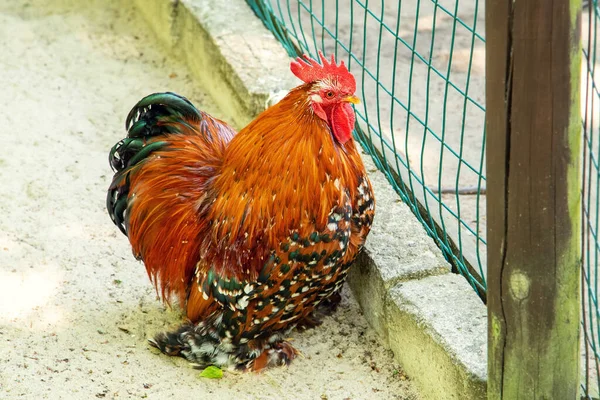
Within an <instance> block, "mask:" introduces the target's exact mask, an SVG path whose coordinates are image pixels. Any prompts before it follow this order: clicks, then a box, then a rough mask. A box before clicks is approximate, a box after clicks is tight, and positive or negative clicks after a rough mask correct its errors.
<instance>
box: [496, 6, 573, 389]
mask: <svg viewBox="0 0 600 400" xmlns="http://www.w3.org/2000/svg"><path fill="white" fill-rule="evenodd" d="M580 19H581V0H527V1H525V0H486V41H487V43H486V46H487V48H486V75H487V82H486V104H487V111H486V114H487V120H486V125H487V126H486V129H487V135H488V139H487V191H488V193H487V238H488V253H487V255H488V262H487V266H488V274H487V278H488V323H489V328H488V329H489V344H488V346H489V351H488V372H489V374H488V399H494V400H496V399H510V400H513V399H527V400H532V399H565V400H566V399H575V398H578V391H579V385H580V382H579V381H580V375H579V369H580V357H579V336H580V332H579V331H580V315H579V305H580V278H579V277H580V267H581V265H580V264H581V255H580V240H581V232H580V212H581V208H580V206H581V194H580V193H581V190H580V185H581V178H580V172H579V171H580V138H581V114H580V103H579V93H580V92H579V91H580V76H579V75H580V62H581V48H580V23H581V21H580Z"/></svg>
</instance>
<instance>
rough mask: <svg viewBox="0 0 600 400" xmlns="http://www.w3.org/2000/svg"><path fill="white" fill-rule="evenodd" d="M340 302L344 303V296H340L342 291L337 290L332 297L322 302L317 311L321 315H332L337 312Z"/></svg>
mask: <svg viewBox="0 0 600 400" xmlns="http://www.w3.org/2000/svg"><path fill="white" fill-rule="evenodd" d="M340 301H342V295H341V294H340V290H336V291H335V292H333V293H332V294H331V296H329V297H327V298H326V299H324V300H323V301H322V302H320V303H319V305H318V306H317V309H318V310H319V313H320V314H323V315H332V314H333V313H334V312H336V311H337V308H338V306H339V305H340Z"/></svg>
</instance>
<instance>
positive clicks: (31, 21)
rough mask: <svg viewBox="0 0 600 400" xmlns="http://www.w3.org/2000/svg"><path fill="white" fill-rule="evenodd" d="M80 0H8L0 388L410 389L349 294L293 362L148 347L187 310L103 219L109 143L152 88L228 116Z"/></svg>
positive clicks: (267, 394) (330, 395)
mask: <svg viewBox="0 0 600 400" xmlns="http://www.w3.org/2000/svg"><path fill="white" fill-rule="evenodd" d="M69 3H70V5H69ZM82 3H83V2H78V1H70V2H67V1H58V0H57V1H42V0H35V1H19V2H15V1H12V0H0V54H2V57H0V71H2V74H0V86H1V87H2V93H3V96H2V97H1V99H0V105H1V110H2V111H1V112H0V140H1V142H0V143H1V145H0V146H1V148H2V152H1V153H0V182H1V185H0V214H1V215H2V217H1V218H0V398H2V399H16V398H26V399H45V398H47V399H89V398H154V399H168V398H172V399H183V398H211V399H233V398H235V399H416V398H417V394H416V393H415V391H414V389H413V388H412V386H411V384H410V381H409V380H408V379H407V377H406V376H405V375H404V374H403V372H402V371H401V370H400V369H399V367H398V366H397V365H396V364H395V363H394V362H393V360H392V355H391V354H389V352H387V351H385V350H384V349H383V346H381V344H380V343H379V342H378V341H377V338H376V336H375V334H374V333H373V332H372V331H371V330H370V329H369V327H368V326H367V324H366V322H365V320H364V318H363V317H362V315H361V312H360V310H359V309H358V307H357V305H356V303H355V301H354V300H353V299H352V298H351V297H350V296H349V294H348V293H346V294H345V297H344V300H343V303H342V304H341V307H340V310H339V311H338V313H337V314H336V315H335V316H333V317H331V318H328V319H326V320H325V323H324V325H323V326H322V327H320V328H318V329H316V330H312V331H308V332H305V333H302V334H300V333H295V334H294V335H293V337H294V344H295V346H296V347H297V348H298V349H299V350H300V351H301V352H302V353H303V354H304V357H301V358H298V359H296V360H295V361H294V362H293V363H292V365H291V366H290V367H289V368H278V369H272V370H269V371H267V372H265V373H262V374H234V373H228V372H226V373H225V376H224V378H223V379H222V380H206V379H203V378H199V377H198V371H196V370H193V369H191V368H190V367H189V366H188V364H187V363H186V362H185V361H184V360H181V359H175V358H169V357H165V356H162V355H158V354H156V351H154V350H152V349H151V348H150V347H149V346H148V344H147V342H146V338H147V337H150V336H152V335H153V334H154V333H155V332H157V331H161V330H164V329H167V328H168V327H170V326H172V325H174V324H176V323H177V322H178V321H179V320H180V310H179V309H173V310H169V309H166V308H165V307H164V306H163V305H162V304H161V303H160V302H159V301H158V300H157V298H156V295H155V292H154V290H153V288H152V287H151V285H150V283H149V281H148V278H147V276H146V273H145V271H144V268H143V266H142V265H141V264H140V263H138V262H136V261H135V260H134V259H133V257H132V255H131V251H130V248H129V244H128V242H127V239H126V238H125V237H124V236H123V235H121V234H120V233H119V232H118V230H117V229H116V227H115V226H114V225H113V224H112V222H111V221H110V220H109V218H108V215H107V213H106V211H105V190H106V188H107V186H108V184H109V181H110V178H111V171H110V168H109V166H108V162H107V154H108V150H109V149H110V147H111V146H112V145H113V144H114V143H115V142H116V141H117V140H118V139H120V138H121V137H122V136H123V134H124V129H123V124H124V118H125V115H126V114H127V112H128V111H129V109H130V108H131V106H132V105H133V104H134V103H135V102H136V101H137V100H138V99H139V98H141V97H142V96H144V95H146V94H148V93H151V92H154V91H162V90H172V91H175V92H179V93H181V94H184V95H186V96H188V97H189V98H191V99H192V100H193V101H194V103H195V104H196V105H197V106H199V107H200V108H202V109H204V110H206V111H208V112H209V113H212V114H214V115H216V116H218V117H222V118H225V119H227V115H221V114H220V112H219V110H218V109H216V108H215V106H213V105H212V103H211V99H210V98H209V97H208V96H207V95H205V94H204V93H203V92H202V89H201V88H198V87H195V86H194V85H193V83H192V82H191V80H190V78H189V77H188V73H187V71H186V69H185V68H183V67H182V66H181V65H180V64H179V63H178V62H177V61H176V60H174V59H173V58H172V57H169V55H166V54H164V53H162V52H161V49H160V48H159V47H158V46H157V45H156V44H155V42H154V41H153V38H152V36H151V35H150V34H149V32H150V30H149V29H148V28H147V27H146V26H144V23H143V22H142V21H141V20H140V18H139V17H138V16H137V15H136V14H135V12H133V11H132V10H131V9H130V8H128V7H129V6H127V7H125V9H117V8H116V7H115V6H114V4H115V2H114V1H106V2H100V1H96V2H88V4H87V5H86V6H82V5H81V4H82ZM121 3H123V2H121ZM82 7H84V8H82Z"/></svg>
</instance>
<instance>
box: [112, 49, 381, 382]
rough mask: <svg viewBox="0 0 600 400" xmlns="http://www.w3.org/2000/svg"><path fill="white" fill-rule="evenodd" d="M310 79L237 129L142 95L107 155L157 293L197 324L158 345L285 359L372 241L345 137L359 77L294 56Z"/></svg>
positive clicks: (167, 96) (358, 167) (203, 353)
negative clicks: (295, 332)
mask: <svg viewBox="0 0 600 400" xmlns="http://www.w3.org/2000/svg"><path fill="white" fill-rule="evenodd" d="M292 71H293V72H294V73H295V74H296V75H297V76H298V77H299V78H300V79H302V80H304V81H305V83H304V84H303V85H301V86H299V87H297V88H295V89H293V90H292V91H291V92H290V93H289V94H288V95H287V96H286V97H285V98H284V99H283V100H281V101H280V102H279V103H277V104H275V105H274V106H272V107H271V108H269V109H267V110H266V111H264V112H263V113H262V114H260V115H259V116H258V117H257V118H256V119H255V120H254V121H252V122H251V123H250V124H249V125H248V126H247V127H245V128H244V129H242V130H241V131H240V132H239V133H238V134H235V132H234V131H233V130H232V129H231V128H229V127H228V126H227V125H226V124H224V123H223V122H221V121H218V120H216V119H214V118H212V117H210V116H208V115H207V114H205V113H202V112H200V111H198V110H196V109H195V107H194V106H193V105H192V104H191V103H189V101H187V100H186V99H184V98H181V97H179V96H177V95H174V94H171V93H160V94H154V95H151V96H148V97H146V98H145V99H143V100H142V101H140V103H138V105H136V107H134V109H133V110H132V112H131V113H130V116H129V117H128V129H129V134H128V137H127V138H126V139H124V140H123V141H121V142H119V143H118V144H117V145H116V146H115V148H113V150H112V151H111V164H112V165H113V168H114V169H115V170H116V174H115V178H114V180H113V183H112V184H111V187H110V188H109V194H108V198H107V207H108V209H109V213H110V215H111V218H112V219H113V221H115V223H116V224H117V225H118V226H119V227H120V228H121V229H122V230H123V232H124V233H126V234H127V236H128V237H129V240H130V242H131V244H132V248H133V252H134V255H135V256H136V257H137V258H139V259H141V260H143V261H144V264H145V265H146V269H147V271H148V274H149V276H150V277H151V279H152V281H153V282H154V284H155V285H156V286H157V289H158V290H159V292H160V293H161V295H162V297H163V298H164V299H165V300H167V301H168V299H169V298H170V297H171V296H176V297H177V298H178V299H179V301H180V302H181V304H183V305H184V306H185V307H186V314H187V317H188V319H189V320H190V321H191V322H190V323H189V324H185V325H183V326H182V327H181V328H179V329H178V330H177V331H175V332H172V333H169V334H160V335H157V337H156V338H155V339H154V341H153V342H152V343H153V344H154V345H155V346H157V347H158V348H160V349H161V350H162V351H163V352H165V353H167V354H172V355H181V356H184V357H186V358H187V359H189V360H190V361H192V362H195V363H198V364H201V365H206V364H216V365H223V366H224V365H234V366H237V367H240V368H252V369H254V370H258V369H261V368H263V367H265V366H268V365H273V364H281V363H286V362H289V361H290V360H291V359H292V358H294V356H295V354H296V353H295V350H294V349H293V348H292V347H291V346H290V345H289V344H288V343H287V342H285V341H284V340H283V338H284V336H285V334H287V333H288V332H289V331H290V330H291V329H292V328H294V327H295V326H303V325H307V326H310V325H312V324H314V317H313V312H314V311H315V307H318V306H319V305H323V304H324V303H325V302H327V301H328V299H332V298H334V296H335V295H336V294H337V291H338V290H339V288H340V286H341V284H342V283H343V281H344V278H345V275H346V272H347V269H348V267H349V265H350V263H351V262H352V261H353V260H354V258H355V257H356V255H357V252H358V251H359V250H360V248H361V247H362V245H363V244H364V241H365V239H366V236H367V234H368V232H369V228H370V225H371V221H372V218H373V213H374V198H373V194H372V189H371V185H370V182H369V180H368V178H367V176H366V173H365V170H364V166H363V164H362V161H361V159H360V155H359V154H358V151H357V148H356V145H355V143H354V141H353V140H352V138H351V130H352V128H353V125H354V114H353V111H352V109H351V107H350V106H349V105H348V103H352V102H356V98H355V97H354V96H353V93H354V91H355V82H354V77H352V75H351V74H350V73H349V72H348V71H347V69H346V68H345V66H344V65H343V63H342V64H340V65H336V64H335V62H334V61H333V58H332V60H331V62H328V61H327V60H326V59H325V58H324V57H323V56H322V55H321V64H319V63H317V62H316V61H314V60H310V59H308V58H306V60H300V59H299V60H297V61H296V62H294V63H293V64H292Z"/></svg>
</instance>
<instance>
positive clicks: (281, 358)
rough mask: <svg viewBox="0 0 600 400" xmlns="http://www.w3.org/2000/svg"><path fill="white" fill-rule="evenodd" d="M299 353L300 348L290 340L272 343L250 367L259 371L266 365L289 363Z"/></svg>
mask: <svg viewBox="0 0 600 400" xmlns="http://www.w3.org/2000/svg"><path fill="white" fill-rule="evenodd" d="M298 354H300V353H299V352H298V350H296V349H295V348H294V347H293V346H292V345H291V344H290V343H289V342H287V341H285V340H281V341H278V342H275V343H273V344H271V345H270V348H269V349H264V350H263V352H262V353H261V354H260V355H259V356H258V357H256V358H255V359H254V360H253V362H252V363H251V365H249V368H250V370H252V371H254V372H257V371H261V370H262V369H264V368H265V367H272V366H283V365H289V364H290V362H292V360H293V359H294V358H296V356H297V355H298Z"/></svg>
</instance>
